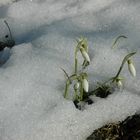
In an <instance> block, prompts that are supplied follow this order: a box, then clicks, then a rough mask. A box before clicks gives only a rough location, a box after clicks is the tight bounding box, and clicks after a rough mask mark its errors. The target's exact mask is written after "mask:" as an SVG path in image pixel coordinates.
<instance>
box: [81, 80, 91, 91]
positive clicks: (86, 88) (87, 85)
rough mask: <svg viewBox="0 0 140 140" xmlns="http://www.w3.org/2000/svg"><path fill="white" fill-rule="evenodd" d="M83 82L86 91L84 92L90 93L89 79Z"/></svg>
mask: <svg viewBox="0 0 140 140" xmlns="http://www.w3.org/2000/svg"><path fill="white" fill-rule="evenodd" d="M82 82H83V89H84V91H85V92H88V89H89V84H88V81H87V79H85V78H84V79H83V81H82Z"/></svg>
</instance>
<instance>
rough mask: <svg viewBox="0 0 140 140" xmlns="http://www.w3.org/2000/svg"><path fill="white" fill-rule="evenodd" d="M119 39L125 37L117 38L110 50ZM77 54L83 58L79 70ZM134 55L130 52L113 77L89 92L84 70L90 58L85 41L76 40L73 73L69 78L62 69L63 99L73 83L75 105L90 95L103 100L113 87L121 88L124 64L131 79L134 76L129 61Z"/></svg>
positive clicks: (134, 71) (130, 61)
mask: <svg viewBox="0 0 140 140" xmlns="http://www.w3.org/2000/svg"><path fill="white" fill-rule="evenodd" d="M120 38H127V37H125V36H123V35H122V36H119V37H117V38H116V40H115V42H114V43H113V45H112V48H115V45H116V43H117V41H118V40H119V39H120ZM78 53H80V54H81V56H82V57H83V63H82V64H81V66H82V67H81V69H80V70H78V66H79V59H78ZM135 54H136V52H131V53H129V54H127V55H126V56H125V57H124V59H123V60H122V63H121V66H120V67H119V69H118V71H117V73H116V74H115V76H113V77H111V78H109V79H108V80H107V81H105V82H103V83H100V84H98V86H97V88H96V89H95V90H93V91H90V92H89V82H88V73H87V72H85V69H86V68H87V67H88V66H89V65H90V56H89V54H88V43H87V39H86V38H83V37H81V38H80V39H78V40H77V46H76V47H75V51H74V73H73V74H72V75H70V76H69V75H68V74H67V72H66V71H65V70H64V69H62V70H63V71H64V73H65V75H66V77H67V80H66V85H65V92H64V98H68V96H69V88H70V86H72V85H73V83H74V86H73V90H74V96H73V101H74V102H76V104H77V103H78V102H80V101H87V100H88V99H89V96H90V95H96V96H99V97H101V98H105V97H107V96H108V95H109V94H111V91H112V89H113V88H115V87H117V88H119V89H120V88H122V87H123V80H124V78H123V77H122V76H121V71H122V69H123V67H124V65H125V63H127V64H128V70H129V72H130V74H131V75H132V76H133V77H135V76H136V70H135V66H134V64H133V61H132V59H131V57H132V56H133V55H135ZM80 62H81V61H80ZM90 103H91V102H90Z"/></svg>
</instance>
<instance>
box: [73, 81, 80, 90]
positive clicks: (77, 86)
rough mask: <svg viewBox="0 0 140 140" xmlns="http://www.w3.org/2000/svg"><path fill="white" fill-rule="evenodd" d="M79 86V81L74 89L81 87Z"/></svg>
mask: <svg viewBox="0 0 140 140" xmlns="http://www.w3.org/2000/svg"><path fill="white" fill-rule="evenodd" d="M79 87H80V84H79V82H77V83H76V84H75V85H74V90H77V89H79Z"/></svg>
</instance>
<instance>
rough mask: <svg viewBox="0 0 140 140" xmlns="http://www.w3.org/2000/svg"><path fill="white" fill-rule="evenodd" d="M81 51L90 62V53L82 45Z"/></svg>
mask: <svg viewBox="0 0 140 140" xmlns="http://www.w3.org/2000/svg"><path fill="white" fill-rule="evenodd" d="M80 51H81V54H82V56H83V58H84V59H85V60H86V61H88V62H90V58H89V55H88V53H87V52H86V50H85V49H84V48H83V47H81V48H80Z"/></svg>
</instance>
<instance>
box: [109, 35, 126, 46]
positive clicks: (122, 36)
mask: <svg viewBox="0 0 140 140" xmlns="http://www.w3.org/2000/svg"><path fill="white" fill-rule="evenodd" d="M121 38H125V39H126V38H127V37H126V36H124V35H120V36H118V37H117V38H116V39H115V41H114V43H113V45H112V47H111V48H112V49H113V48H115V45H116V43H117V42H118V41H119V39H121Z"/></svg>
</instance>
